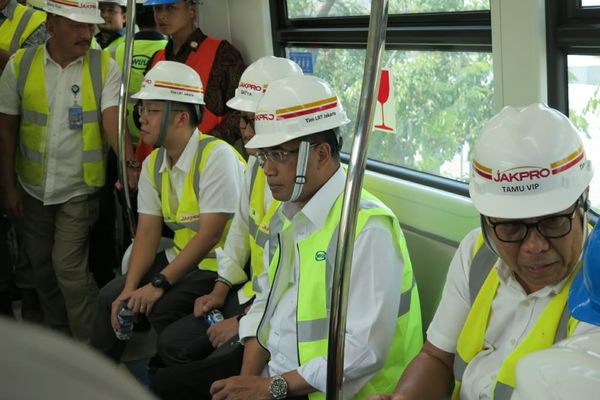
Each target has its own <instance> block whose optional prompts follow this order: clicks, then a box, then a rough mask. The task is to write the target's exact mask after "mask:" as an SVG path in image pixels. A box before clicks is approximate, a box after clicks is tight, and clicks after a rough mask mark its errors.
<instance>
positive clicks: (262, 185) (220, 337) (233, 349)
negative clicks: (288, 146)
mask: <svg viewBox="0 0 600 400" xmlns="http://www.w3.org/2000/svg"><path fill="white" fill-rule="evenodd" d="M298 75H302V70H301V69H300V67H299V66H298V64H296V63H295V62H293V61H291V60H288V59H286V58H280V57H273V56H265V57H262V58H260V59H258V60H257V61H255V62H254V63H252V64H251V65H250V66H248V68H246V70H245V71H244V73H243V74H242V78H241V79H240V84H239V85H238V88H237V90H236V92H235V97H233V98H232V99H230V100H229V101H228V102H227V106H228V107H230V108H233V109H235V110H238V111H240V112H241V118H240V131H241V135H242V139H243V140H244V142H247V141H248V140H250V139H251V138H252V137H253V136H254V113H255V111H256V107H257V105H258V102H259V100H260V99H261V98H262V96H263V95H264V92H265V90H266V89H267V87H268V86H269V83H270V82H272V81H275V80H277V79H280V78H285V77H289V76H298ZM254 152H255V150H254V149H248V154H250V157H249V159H248V168H247V169H246V174H245V182H244V183H245V184H244V186H243V188H242V194H241V196H240V201H239V204H238V208H237V210H236V212H235V215H234V217H233V221H232V223H231V228H230V229H229V233H228V234H227V239H226V240H225V244H224V246H223V248H219V249H217V251H216V253H217V263H218V271H217V272H218V274H219V278H218V279H217V281H216V282H215V284H214V287H213V288H212V291H211V292H210V293H208V294H203V295H202V296H200V297H198V298H197V299H196V302H195V307H194V313H193V314H190V315H189V316H187V317H185V318H182V319H181V320H179V321H177V322H174V323H173V324H171V325H170V326H169V327H167V328H166V329H165V330H164V332H163V333H162V334H161V335H160V337H159V340H158V352H159V355H160V357H161V359H162V360H163V361H164V362H165V364H167V365H168V366H169V368H163V369H160V370H159V371H157V373H156V374H155V375H154V378H153V382H152V389H153V390H154V391H155V392H156V393H157V394H159V395H160V397H161V398H162V399H188V398H189V399H193V398H207V397H210V393H209V389H210V385H211V383H212V382H213V381H215V380H216V379H222V378H226V377H228V376H232V375H237V374H239V372H240V366H241V363H242V354H243V347H241V346H240V344H239V341H238V336H237V335H238V327H239V321H240V319H241V318H242V317H243V316H244V314H245V310H247V309H248V308H249V307H250V305H251V304H252V301H253V300H254V298H255V296H256V292H255V290H256V289H257V284H256V282H257V280H258V279H259V276H260V275H261V274H262V273H263V272H264V265H263V253H264V248H263V246H264V245H265V243H266V239H267V238H268V237H269V230H270V228H269V221H270V219H271V217H272V216H273V215H274V213H275V212H276V210H277V208H278V207H279V204H280V202H279V201H277V200H273V197H272V195H271V191H270V190H269V186H268V185H267V184H266V178H265V174H264V171H263V170H262V168H261V167H260V165H259V163H258V161H257V159H256V157H254V156H253V154H254ZM271 232H273V230H271ZM248 261H249V264H250V269H249V271H248V269H247V264H248ZM214 309H219V310H220V311H221V312H222V313H223V315H224V317H225V319H224V320H223V321H221V322H217V323H216V324H214V325H212V326H210V327H208V326H207V324H206V322H205V321H204V318H203V317H204V316H205V315H206V314H208V313H209V312H210V311H211V310H214ZM213 349H217V350H216V351H213Z"/></svg>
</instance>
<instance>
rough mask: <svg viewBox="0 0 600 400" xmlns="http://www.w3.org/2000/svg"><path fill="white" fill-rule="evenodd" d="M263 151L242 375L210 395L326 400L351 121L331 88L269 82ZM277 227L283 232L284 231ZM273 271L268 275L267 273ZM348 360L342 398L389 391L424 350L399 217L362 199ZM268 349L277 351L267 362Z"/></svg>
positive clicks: (259, 119) (295, 80)
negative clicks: (261, 234) (265, 231)
mask: <svg viewBox="0 0 600 400" xmlns="http://www.w3.org/2000/svg"><path fill="white" fill-rule="evenodd" d="M255 118H256V120H255V127H256V135H255V136H254V137H253V138H252V139H250V141H249V142H248V143H247V144H246V147H247V148H249V149H257V151H256V153H255V156H256V157H257V158H258V160H259V161H260V162H261V164H262V166H263V169H264V173H265V175H266V178H267V182H268V185H269V187H270V189H271V192H272V193H273V198H275V199H276V200H279V201H282V202H283V203H282V205H281V207H280V208H279V210H278V212H277V213H276V214H275V216H274V217H273V218H272V219H271V221H270V224H271V227H273V226H281V229H280V230H278V233H277V234H276V235H275V234H273V235H271V236H270V238H269V241H268V243H267V244H266V245H265V249H267V248H271V246H273V248H275V251H274V253H273V254H272V255H270V254H269V252H265V253H266V254H265V265H267V264H268V265H269V267H268V269H266V270H265V273H264V274H262V275H261V276H260V278H259V280H258V282H257V283H258V284H259V285H260V287H261V288H262V290H260V291H259V292H258V293H257V298H256V300H255V301H254V303H253V305H252V307H251V308H250V310H249V312H248V314H247V315H246V316H245V317H244V318H242V320H241V322H240V339H241V340H242V341H243V342H244V361H243V365H242V370H241V375H240V376H236V377H232V378H228V379H225V380H219V381H217V382H215V383H214V384H213V385H212V387H211V394H212V395H213V399H233V398H244V399H265V398H274V399H284V398H287V397H290V398H295V397H308V398H310V399H320V398H324V392H325V391H326V377H327V341H328V326H329V315H328V313H329V309H330V306H329V304H328V303H329V299H330V297H331V286H332V281H331V279H332V276H333V266H334V262H335V253H336V245H337V233H338V228H339V222H340V215H341V208H342V198H343V190H344V183H345V173H344V170H343V169H342V167H341V165H340V159H339V152H340V147H341V141H340V135H339V128H340V127H341V126H343V125H345V124H347V123H348V122H350V121H349V120H348V118H347V117H346V113H345V112H344V109H343V107H342V104H341V103H340V101H339V99H338V97H337V95H336V94H335V92H334V91H333V90H332V89H331V87H330V86H329V84H328V83H326V82H325V81H323V80H321V79H319V78H316V77H312V76H295V77H290V78H285V79H281V80H279V81H276V82H272V83H270V84H269V88H268V89H267V91H266V93H265V95H264V96H263V98H262V99H261V100H260V101H259V104H258V108H257V111H256V116H255ZM279 224H281V225H279ZM265 268H266V267H265ZM346 331H347V334H346V341H345V358H344V377H345V380H344V386H343V397H344V398H354V397H356V398H363V397H365V396H366V395H367V394H368V393H372V392H374V391H377V390H381V388H391V387H393V385H394V383H395V382H394V380H395V379H397V378H398V377H399V376H400V374H401V372H402V370H403V368H404V365H406V364H407V363H408V362H409V360H410V359H412V357H413V356H414V355H415V354H416V353H417V352H418V350H419V348H420V346H421V343H422V340H421V335H422V334H421V314H420V308H419V296H418V294H417V289H416V285H415V283H414V279H413V274H412V268H411V264H410V259H409V257H408V252H407V249H406V243H405V240H404V236H403V234H402V231H401V230H400V225H399V223H398V220H397V219H396V217H395V216H394V214H393V213H392V212H391V211H390V209H389V208H387V207H386V206H385V205H383V203H381V201H380V200H378V199H377V198H375V197H374V196H372V195H371V194H369V193H368V192H366V191H363V192H362V193H361V200H360V206H359V211H358V224H357V234H356V243H355V248H354V257H353V261H352V266H351V277H350V298H349V304H348V318H347V327H346ZM269 353H270V354H271V355H272V357H270V359H269Z"/></svg>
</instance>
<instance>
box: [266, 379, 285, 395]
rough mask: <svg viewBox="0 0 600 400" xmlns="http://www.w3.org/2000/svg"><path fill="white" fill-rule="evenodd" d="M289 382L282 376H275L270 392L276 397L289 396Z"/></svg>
mask: <svg viewBox="0 0 600 400" xmlns="http://www.w3.org/2000/svg"><path fill="white" fill-rule="evenodd" d="M287 387H288V385H287V382H286V381H285V379H283V378H282V377H281V376H275V377H273V380H272V381H271V385H270V386H269V392H270V393H271V396H273V397H274V398H275V399H285V397H286V396H287Z"/></svg>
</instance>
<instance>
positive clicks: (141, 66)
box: [109, 39, 167, 143]
mask: <svg viewBox="0 0 600 400" xmlns="http://www.w3.org/2000/svg"><path fill="white" fill-rule="evenodd" d="M115 41H116V40H115ZM166 45H167V40H166V39H165V40H145V39H135V40H134V41H133V57H132V62H131V75H130V80H129V96H127V128H128V130H129V134H130V135H131V137H132V138H133V143H137V142H138V141H139V139H140V130H139V129H138V128H137V126H136V125H135V119H134V117H133V107H134V106H135V104H136V102H137V100H136V99H132V98H131V95H132V94H134V93H137V92H138V91H139V90H140V88H141V87H142V81H143V80H144V71H145V70H146V65H147V64H148V61H150V58H152V55H153V54H154V53H156V52H157V51H158V50H160V49H164V48H165V46H166ZM109 47H111V49H110V54H111V56H112V57H113V58H114V59H115V61H116V62H117V65H118V66H119V69H121V70H123V60H124V57H125V42H123V41H121V43H119V44H118V46H116V47H112V46H109Z"/></svg>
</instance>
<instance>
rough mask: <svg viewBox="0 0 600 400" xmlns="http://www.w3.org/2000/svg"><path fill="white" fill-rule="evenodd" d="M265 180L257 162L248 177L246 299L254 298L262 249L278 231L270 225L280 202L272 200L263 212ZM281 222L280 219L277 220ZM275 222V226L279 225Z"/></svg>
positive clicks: (259, 272)
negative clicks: (248, 247) (247, 274)
mask: <svg viewBox="0 0 600 400" xmlns="http://www.w3.org/2000/svg"><path fill="white" fill-rule="evenodd" d="M266 186H267V180H266V177H265V173H264V171H263V169H262V168H261V167H260V166H259V163H258V161H257V162H255V163H254V165H253V167H252V171H251V177H250V188H251V190H250V199H249V207H248V233H249V241H250V270H251V276H252V278H251V279H250V280H249V281H248V282H246V283H245V284H244V286H243V287H242V293H243V294H244V296H245V297H246V298H248V299H250V298H252V297H254V295H255V293H256V290H257V288H258V286H257V282H258V277H259V276H260V275H261V274H262V273H263V271H264V247H265V245H266V243H267V241H268V240H269V238H270V236H271V235H272V234H273V233H277V232H278V230H277V228H276V227H275V229H271V227H270V224H271V220H272V218H273V216H274V215H275V213H276V212H277V209H278V208H279V205H280V204H281V202H280V201H278V200H275V199H273V200H272V201H271V203H270V204H269V206H268V207H267V209H266V210H265V189H266ZM278 221H279V222H280V221H281V220H280V219H279V220H278ZM279 222H275V226H277V225H279V226H281V225H280V223H279ZM274 250H275V249H274V248H272V249H271V252H269V261H270V260H271V259H272V257H273V252H274Z"/></svg>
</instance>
